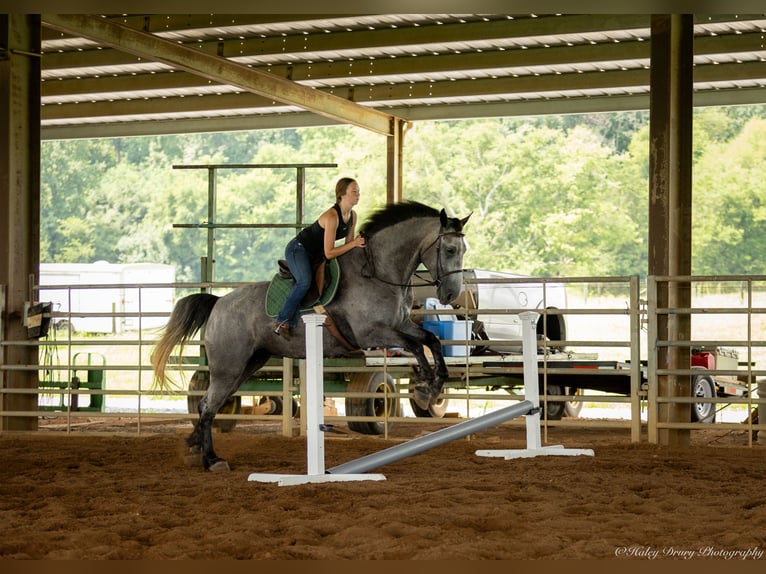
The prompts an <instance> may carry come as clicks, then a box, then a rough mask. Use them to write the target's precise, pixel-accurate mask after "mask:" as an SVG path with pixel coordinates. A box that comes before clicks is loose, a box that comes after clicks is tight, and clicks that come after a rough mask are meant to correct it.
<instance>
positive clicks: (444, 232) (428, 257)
mask: <svg viewBox="0 0 766 574" xmlns="http://www.w3.org/2000/svg"><path fill="white" fill-rule="evenodd" d="M469 217H471V215H470V214H469V215H468V216H467V217H464V218H463V219H458V218H457V217H447V212H446V211H444V209H442V210H441V213H440V214H439V220H440V224H441V225H440V228H439V235H438V236H437V237H436V239H435V240H434V241H433V243H432V244H431V246H430V248H429V249H427V250H424V252H423V256H422V257H423V264H424V265H425V266H426V267H427V268H428V271H429V272H430V273H431V278H432V279H433V280H434V282H435V283H436V295H437V297H438V298H439V301H440V302H441V303H442V304H447V303H450V302H451V301H454V300H455V299H456V298H457V296H458V295H459V294H460V291H461V289H462V288H463V255H464V254H465V241H464V239H463V227H464V226H465V224H466V223H467V222H468V218H469Z"/></svg>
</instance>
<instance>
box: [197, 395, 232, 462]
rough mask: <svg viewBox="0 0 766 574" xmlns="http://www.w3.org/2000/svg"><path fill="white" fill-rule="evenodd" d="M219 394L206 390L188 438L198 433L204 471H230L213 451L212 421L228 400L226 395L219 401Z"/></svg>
mask: <svg viewBox="0 0 766 574" xmlns="http://www.w3.org/2000/svg"><path fill="white" fill-rule="evenodd" d="M238 387H239V385H237V387H235V389H234V390H235V391H236V389H237V388H238ZM211 388H212V382H211ZM221 394H222V393H218V394H216V393H211V392H210V389H208V392H207V394H206V395H205V396H204V397H203V398H202V400H201V401H200V407H199V410H200V413H199V421H198V422H197V426H196V427H195V428H194V430H193V431H192V434H191V435H190V436H189V440H191V439H192V437H194V434H195V433H198V435H199V437H198V439H196V440H199V441H200V445H199V447H200V449H201V451H202V452H201V455H202V465H203V466H204V467H205V469H206V470H213V471H219V470H230V468H229V463H227V462H226V461H225V460H224V459H222V458H219V457H218V455H216V454H215V450H214V449H213V432H212V429H213V419H215V415H216V414H217V413H218V409H219V408H221V406H223V404H224V403H225V402H226V400H227V399H228V398H229V396H228V394H226V396H224V398H223V400H221V399H220V398H219V397H220V395H221ZM193 448H194V447H193V446H192V449H193Z"/></svg>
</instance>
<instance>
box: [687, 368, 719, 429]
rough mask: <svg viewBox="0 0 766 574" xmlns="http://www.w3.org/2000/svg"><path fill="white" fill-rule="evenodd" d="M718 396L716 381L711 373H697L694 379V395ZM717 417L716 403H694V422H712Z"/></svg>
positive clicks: (706, 397) (699, 396)
mask: <svg viewBox="0 0 766 574" xmlns="http://www.w3.org/2000/svg"><path fill="white" fill-rule="evenodd" d="M715 396H716V393H715V383H713V379H711V378H710V375H697V376H696V377H694V380H693V381H692V397H698V398H705V399H712V398H713V397H715ZM714 419H715V404H714V403H692V422H693V423H696V422H700V423H710V422H713V420H714Z"/></svg>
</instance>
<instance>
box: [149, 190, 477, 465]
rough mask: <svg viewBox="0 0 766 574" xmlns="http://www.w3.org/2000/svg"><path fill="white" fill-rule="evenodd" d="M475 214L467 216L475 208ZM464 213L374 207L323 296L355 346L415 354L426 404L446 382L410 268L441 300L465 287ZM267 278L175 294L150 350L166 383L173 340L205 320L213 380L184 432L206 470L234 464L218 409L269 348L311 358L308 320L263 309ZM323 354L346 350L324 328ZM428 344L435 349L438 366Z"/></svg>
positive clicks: (416, 206) (419, 399)
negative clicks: (417, 309)
mask: <svg viewBox="0 0 766 574" xmlns="http://www.w3.org/2000/svg"><path fill="white" fill-rule="evenodd" d="M469 217H470V216H469ZM467 221H468V217H465V218H463V219H457V218H451V217H448V216H447V214H446V212H445V210H444V209H442V210H441V212H439V211H437V210H435V209H433V208H431V207H428V206H426V205H423V204H420V203H415V202H405V203H400V204H392V205H389V206H387V207H384V208H382V209H381V210H379V211H377V212H375V213H374V214H373V215H372V216H371V217H370V219H369V220H368V221H367V223H366V224H365V225H364V227H363V228H362V229H361V233H363V234H364V235H365V237H366V239H367V247H366V248H365V249H353V250H351V251H349V252H347V253H345V254H343V255H341V256H340V257H339V258H338V263H339V266H340V269H341V282H340V286H339V289H338V293H337V295H336V296H335V298H334V299H333V300H332V301H331V302H330V303H328V304H327V305H325V309H326V311H327V314H328V315H329V316H330V317H331V318H332V320H333V322H334V323H335V325H336V326H337V328H338V330H339V331H340V333H341V334H342V335H343V336H344V337H345V339H346V340H347V342H348V343H350V344H351V346H352V347H355V348H365V349H369V348H387V347H403V348H404V349H406V350H407V351H409V352H411V353H412V354H413V355H414V356H415V358H416V359H417V366H416V367H413V371H414V377H413V379H414V381H415V387H414V390H413V396H412V398H413V400H414V401H415V403H416V404H417V405H418V406H419V407H420V408H422V409H424V410H427V409H428V407H429V406H430V405H431V404H433V403H434V402H435V401H436V399H437V397H438V395H439V393H440V392H441V390H442V386H443V384H444V381H445V379H446V378H447V375H448V372H447V366H446V364H445V362H444V357H443V355H442V349H441V344H440V342H439V339H438V338H437V337H436V336H435V335H433V334H432V333H430V332H428V331H425V330H424V329H422V328H421V327H420V325H418V324H417V323H415V322H413V321H412V320H411V319H410V310H411V308H412V304H413V292H412V283H411V282H412V278H413V275H414V274H415V271H416V270H417V268H418V266H419V265H421V264H423V265H424V266H425V267H426V269H427V270H428V272H429V273H430V275H431V278H432V281H433V284H434V285H436V292H437V296H438V298H439V300H440V301H441V302H442V303H445V304H446V303H449V302H450V301H453V300H454V299H455V298H456V297H457V296H458V294H459V293H460V290H461V287H462V280H463V274H462V268H463V254H464V253H465V242H464V241H463V226H464V225H465V224H466V222H467ZM268 287H269V283H268V282H263V283H255V284H253V285H247V286H243V287H239V288H237V289H235V290H234V291H232V292H230V293H228V294H227V295H224V296H223V297H218V296H216V295H212V294H209V293H196V294H193V295H189V296H187V297H184V298H183V299H181V300H179V301H178V303H177V304H176V306H175V307H174V309H173V312H172V314H171V316H170V319H169V320H168V324H167V327H166V328H165V332H164V334H163V336H162V338H161V339H160V340H159V342H158V343H157V345H156V347H155V349H154V351H153V353H152V366H153V368H154V374H155V381H156V383H157V385H158V386H159V387H160V388H166V383H167V379H166V373H165V367H166V364H167V361H168V359H169V357H170V354H171V352H172V351H173V349H174V348H175V347H176V345H179V344H180V345H183V344H184V343H185V342H186V341H188V340H189V339H190V338H191V337H192V336H194V334H195V333H196V332H197V331H198V330H199V329H200V328H202V327H203V326H205V334H204V344H205V353H206V355H207V361H208V366H209V369H210V384H209V387H208V389H207V392H206V393H205V395H204V397H203V398H202V400H201V401H200V403H199V419H198V421H197V422H196V424H195V425H194V430H193V431H192V433H191V435H190V436H189V438H188V439H187V444H188V445H189V447H190V449H191V450H192V452H199V453H200V454H201V457H202V464H203V465H204V466H205V468H207V469H210V470H226V469H228V468H229V466H228V464H227V463H226V461H225V460H223V459H221V458H219V457H218V456H216V453H215V451H214V449H213V438H212V433H211V427H212V424H213V419H214V418H215V415H216V413H217V412H218V410H219V409H220V408H221V406H222V405H224V404H225V403H226V401H227V400H228V399H229V398H230V397H231V396H232V395H233V394H234V393H235V392H236V391H237V389H239V387H240V385H242V383H244V382H245V381H246V380H247V379H248V378H249V377H250V376H251V375H252V374H253V373H254V372H255V371H257V370H258V369H260V368H261V367H262V366H263V365H264V364H265V363H266V361H267V360H268V359H269V358H270V357H273V356H276V357H292V358H305V354H306V346H305V325H304V324H303V321H299V322H298V327H297V328H296V329H295V330H294V331H293V336H292V337H291V338H290V339H285V338H283V337H280V336H278V335H276V334H274V333H273V332H272V331H271V329H270V326H271V322H272V320H271V318H270V317H269V316H268V315H267V314H266V293H267V290H268ZM323 343H324V353H325V356H327V357H343V356H348V355H349V353H350V351H349V350H348V347H347V346H346V345H344V344H342V343H341V342H340V341H339V340H338V339H337V338H335V337H333V336H332V335H331V334H329V333H328V332H327V329H323ZM424 346H425V347H428V348H429V349H430V350H431V353H432V354H433V358H434V367H433V368H432V367H431V365H430V364H429V362H428V360H427V358H426V356H425V353H424Z"/></svg>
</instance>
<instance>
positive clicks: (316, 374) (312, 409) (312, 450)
mask: <svg viewBox="0 0 766 574" xmlns="http://www.w3.org/2000/svg"><path fill="white" fill-rule="evenodd" d="M324 320H325V316H324V315H316V314H310V315H304V316H303V322H304V323H305V324H306V396H305V397H301V398H302V399H304V401H302V402H303V403H304V404H303V405H302V406H301V411H302V412H305V414H306V456H307V463H308V465H307V466H308V473H307V474H297V475H296V474H268V473H254V474H251V475H250V476H249V477H248V479H247V480H249V481H254V482H276V483H277V484H279V486H290V485H296V484H308V483H314V482H349V481H355V480H386V477H385V476H383V475H382V474H332V475H331V474H327V473H325V468H324V433H323V431H322V430H321V429H322V428H323V427H324V410H323V409H324V405H323V404H322V403H323V400H322V398H323V396H324V372H323V369H322V364H323V363H322V360H323V346H322V325H323V324H324ZM304 407H305V409H304Z"/></svg>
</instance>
